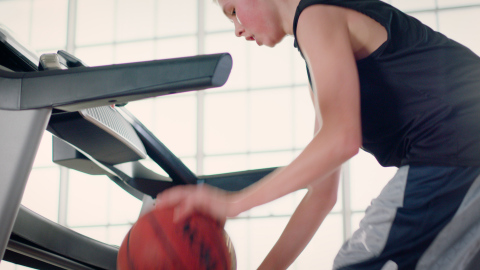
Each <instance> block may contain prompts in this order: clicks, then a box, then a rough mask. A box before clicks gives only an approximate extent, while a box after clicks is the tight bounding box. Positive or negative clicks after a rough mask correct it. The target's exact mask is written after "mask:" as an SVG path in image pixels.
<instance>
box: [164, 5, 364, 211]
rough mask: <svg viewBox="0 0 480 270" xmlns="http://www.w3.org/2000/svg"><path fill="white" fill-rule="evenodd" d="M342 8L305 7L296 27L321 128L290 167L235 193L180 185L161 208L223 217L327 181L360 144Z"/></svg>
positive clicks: (357, 106)
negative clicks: (174, 207)
mask: <svg viewBox="0 0 480 270" xmlns="http://www.w3.org/2000/svg"><path fill="white" fill-rule="evenodd" d="M342 12H343V11H342V10H341V9H339V8H335V7H330V6H324V5H315V6H311V7H309V8H307V9H305V10H304V11H303V12H302V15H301V16H300V19H299V23H298V28H297V29H298V30H297V38H298V43H299V45H300V47H301V49H302V52H303V54H304V56H305V57H306V60H307V63H308V65H309V69H310V72H311V78H312V80H313V88H314V90H315V91H314V93H315V94H314V102H315V108H316V109H315V111H316V114H317V117H318V118H320V115H321V119H322V128H321V129H320V131H319V132H318V133H316V134H315V136H314V138H313V139H312V141H311V142H310V143H309V144H308V145H307V146H306V147H305V149H304V151H303V152H302V153H301V154H300V155H299V156H298V157H297V158H296V159H295V160H294V161H292V163H291V164H289V165H288V166H286V167H284V168H281V169H278V170H276V171H275V172H273V173H271V174H270V175H268V176H266V177H265V178H263V179H262V180H260V181H258V182H257V183H255V184H253V185H251V186H249V187H247V188H245V189H244V190H242V191H240V192H236V193H226V192H223V191H220V190H216V189H213V188H208V187H206V186H203V187H195V186H191V187H181V188H172V189H169V190H167V191H165V192H163V193H162V194H161V196H159V200H158V205H159V207H162V205H163V206H165V205H176V206H177V209H178V210H177V213H178V215H179V216H182V217H184V216H186V215H187V214H188V213H190V212H191V211H193V210H194V209H197V210H200V211H205V212H208V213H210V214H211V215H213V216H215V217H217V218H219V219H222V218H224V217H225V216H228V217H233V216H236V215H238V214H239V213H241V212H244V211H246V210H248V209H251V208H252V207H255V206H258V205H262V204H265V203H267V202H270V201H273V200H275V199H277V198H279V197H282V196H284V195H286V194H288V193H291V192H293V191H296V190H298V189H301V188H306V187H308V186H312V185H313V183H315V182H316V181H323V180H326V179H328V178H329V177H330V176H331V175H332V174H333V173H334V172H335V171H337V170H338V168H339V167H340V166H341V165H342V164H343V163H344V162H345V161H347V160H348V159H350V158H351V157H352V156H354V155H355V154H356V153H357V152H358V149H359V147H360V145H361V127H360V97H359V82H358V74H357V70H356V64H355V59H354V54H353V50H352V47H351V43H350V34H349V29H348V24H347V19H346V16H345V14H344V13H342Z"/></svg>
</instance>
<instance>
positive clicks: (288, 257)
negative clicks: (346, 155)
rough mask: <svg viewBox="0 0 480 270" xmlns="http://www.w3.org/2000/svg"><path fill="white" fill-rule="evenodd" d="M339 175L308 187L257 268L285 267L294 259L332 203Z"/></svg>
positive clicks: (338, 172)
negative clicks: (275, 241) (283, 228)
mask: <svg viewBox="0 0 480 270" xmlns="http://www.w3.org/2000/svg"><path fill="white" fill-rule="evenodd" d="M339 175H340V170H337V171H335V172H334V173H333V174H332V175H330V176H329V177H328V178H327V179H324V180H323V181H321V180H320V181H318V182H317V183H315V184H316V185H314V186H313V187H311V188H310V189H309V191H308V193H307V194H306V195H305V197H304V198H303V200H302V201H301V202H300V204H299V205H298V207H297V209H296V210H295V212H294V213H293V215H292V217H291V219H290V221H289V222H288V224H287V226H286V227H285V230H284V231H283V233H282V235H281V236H280V238H279V240H278V241H277V243H276V244H275V246H274V247H273V248H272V250H271V251H270V253H269V254H268V255H267V257H266V258H265V260H264V261H263V263H262V264H261V265H260V267H259V268H258V269H259V270H261V269H286V268H287V267H288V266H289V265H290V264H292V263H293V262H294V261H295V259H296V258H297V257H298V255H300V253H301V252H302V251H303V250H304V249H305V247H306V246H307V244H308V243H309V242H310V240H311V239H312V237H313V235H314V234H315V232H316V231H317V230H318V228H319V226H320V224H321V223H322V222H323V220H324V219H325V217H326V216H327V214H328V213H329V212H330V211H331V210H332V208H333V206H334V205H335V202H336V195H337V190H338V182H339Z"/></svg>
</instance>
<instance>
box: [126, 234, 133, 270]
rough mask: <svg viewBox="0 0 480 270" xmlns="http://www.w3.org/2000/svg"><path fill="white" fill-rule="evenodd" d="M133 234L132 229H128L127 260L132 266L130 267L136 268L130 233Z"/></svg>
mask: <svg viewBox="0 0 480 270" xmlns="http://www.w3.org/2000/svg"><path fill="white" fill-rule="evenodd" d="M131 234H132V230H131V229H130V231H128V235H127V262H128V265H129V266H130V269H135V265H134V263H133V259H132V258H131V257H130V235H131Z"/></svg>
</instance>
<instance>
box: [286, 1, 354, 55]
mask: <svg viewBox="0 0 480 270" xmlns="http://www.w3.org/2000/svg"><path fill="white" fill-rule="evenodd" d="M296 39H297V43H298V45H299V47H300V49H301V51H302V53H303V54H309V51H310V52H311V50H315V51H323V52H328V51H330V50H332V49H335V46H332V45H334V44H336V45H338V43H349V40H350V33H349V29H348V10H347V9H345V8H341V7H337V6H331V5H323V4H317V5H311V6H309V7H307V8H305V9H304V10H303V11H302V13H301V14H300V15H299V17H298V23H297V28H296ZM345 45H348V44H345ZM343 47H344V46H342V48H343ZM347 47H348V46H347ZM337 48H338V47H337Z"/></svg>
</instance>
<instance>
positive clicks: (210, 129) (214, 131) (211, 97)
mask: <svg viewBox="0 0 480 270" xmlns="http://www.w3.org/2000/svg"><path fill="white" fill-rule="evenodd" d="M248 112H249V109H248V106H247V94H246V93H243V92H238V93H237V92H235V93H221V94H208V95H205V123H204V124H205V154H220V153H235V152H245V151H246V150H247V134H248V133H247V132H248V131H247V115H248Z"/></svg>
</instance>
